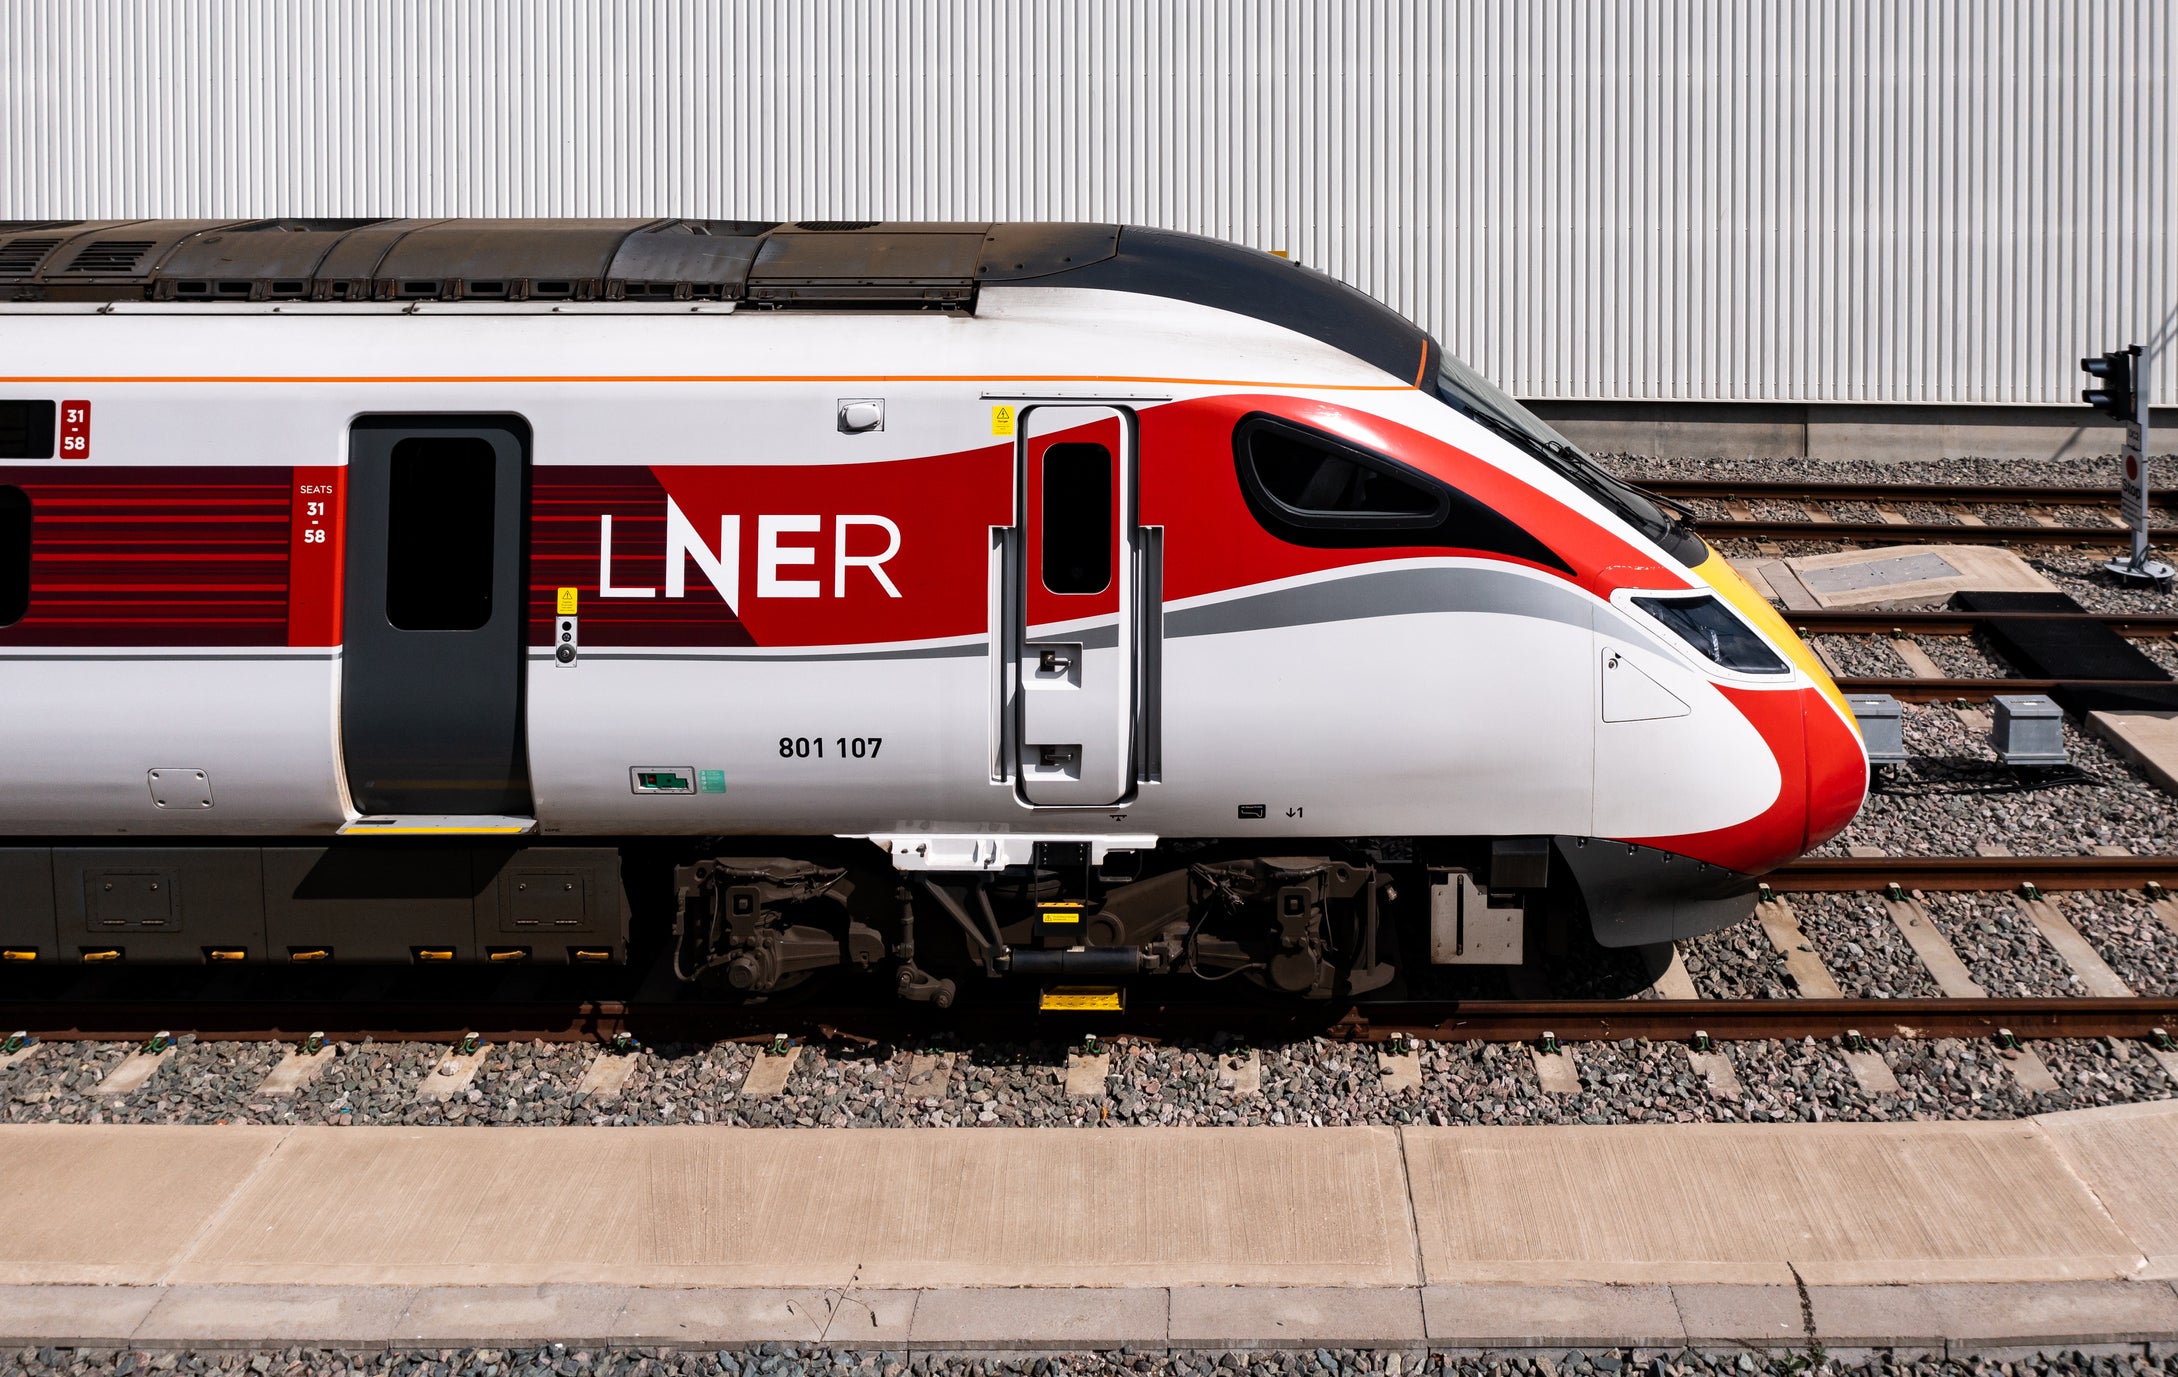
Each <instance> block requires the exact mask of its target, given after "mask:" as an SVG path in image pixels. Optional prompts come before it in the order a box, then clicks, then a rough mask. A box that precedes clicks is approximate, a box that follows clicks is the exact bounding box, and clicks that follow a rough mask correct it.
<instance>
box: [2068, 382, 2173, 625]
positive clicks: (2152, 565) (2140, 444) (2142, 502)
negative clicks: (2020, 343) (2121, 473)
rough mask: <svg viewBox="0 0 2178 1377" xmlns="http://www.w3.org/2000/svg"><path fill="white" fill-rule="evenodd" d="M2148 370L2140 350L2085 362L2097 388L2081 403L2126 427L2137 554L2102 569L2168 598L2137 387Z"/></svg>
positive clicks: (2129, 509)
mask: <svg viewBox="0 0 2178 1377" xmlns="http://www.w3.org/2000/svg"><path fill="white" fill-rule="evenodd" d="M2146 364H2147V356H2146V355H2143V354H2142V352H2141V348H2140V346H2139V345H2137V344H2135V345H2130V346H2128V347H2126V348H2124V349H2115V350H2112V351H2111V352H2109V353H2107V354H2104V355H2102V356H2101V357H2099V358H2086V359H2081V360H2080V367H2081V369H2082V370H2083V371H2085V372H2086V373H2087V375H2088V376H2089V377H2091V378H2093V379H2095V381H2096V384H2097V385H2096V386H2092V387H2088V388H2084V389H2082V391H2081V392H2080V400H2081V401H2083V402H2086V403H2087V404H2088V405H2089V406H2091V407H2093V408H2095V410H2097V411H2100V412H2102V413H2103V414H2105V415H2108V416H2114V417H2116V418H2117V419H2119V420H2121V421H2123V422H2125V505H2124V511H2125V519H2126V521H2127V522H2128V523H2130V524H2131V526H2132V528H2133V548H2132V552H2131V553H2130V554H2129V555H2125V556H2121V557H2120V558H2117V559H2113V560H2111V561H2110V562H2109V563H2108V564H2105V565H2103V566H2102V567H2103V569H2104V571H2105V572H2107V573H2108V574H2109V575H2110V576H2111V577H2113V578H2115V579H2116V580H2117V581H2118V582H2119V583H2122V584H2126V585H2129V586H2132V587H2151V588H2156V589H2160V590H2161V591H2163V592H2165V593H2168V592H2169V591H2170V590H2171V577H2172V570H2171V567H2170V566H2169V565H2168V564H2165V563H2164V562H2163V561H2161V560H2159V559H2156V558H2154V557H2153V556H2152V555H2150V553H2149V551H2148V389H2147V388H2145V387H2142V386H2139V385H2138V383H2139V381H2140V380H2142V379H2144V378H2145V376H2146V372H2147V367H2146Z"/></svg>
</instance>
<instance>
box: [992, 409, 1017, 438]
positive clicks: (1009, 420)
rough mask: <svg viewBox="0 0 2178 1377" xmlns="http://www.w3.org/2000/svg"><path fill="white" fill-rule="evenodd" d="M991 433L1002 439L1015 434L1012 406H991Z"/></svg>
mask: <svg viewBox="0 0 2178 1377" xmlns="http://www.w3.org/2000/svg"><path fill="white" fill-rule="evenodd" d="M991 434H993V435H995V436H998V437H1000V438H1002V439H1003V438H1006V437H1009V436H1011V435H1012V434H1013V408H1012V407H1010V406H994V407H992V408H991Z"/></svg>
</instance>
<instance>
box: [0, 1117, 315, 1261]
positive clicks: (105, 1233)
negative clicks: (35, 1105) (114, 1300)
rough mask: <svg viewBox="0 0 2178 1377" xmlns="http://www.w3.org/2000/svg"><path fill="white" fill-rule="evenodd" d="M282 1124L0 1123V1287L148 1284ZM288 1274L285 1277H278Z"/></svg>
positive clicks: (247, 1173) (257, 1162) (226, 1197)
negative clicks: (0, 1171) (1, 1170)
mask: <svg viewBox="0 0 2178 1377" xmlns="http://www.w3.org/2000/svg"><path fill="white" fill-rule="evenodd" d="M288 1132H289V1130H287V1129H282V1128H270V1127H257V1126H245V1125H239V1124H236V1125H228V1126H225V1127H221V1128H183V1127H168V1126H164V1125H127V1126H116V1127H111V1128H93V1127H90V1126H87V1125H82V1124H10V1125H6V1126H0V1162H6V1163H7V1170H6V1176H5V1181H6V1188H5V1189H4V1190H0V1283H6V1282H16V1283H39V1282H48V1283H50V1282H58V1283H90V1284H128V1283H137V1284H149V1283H152V1282H158V1281H162V1280H164V1279H166V1277H167V1275H168V1273H169V1272H170V1271H171V1270H172V1269H173V1267H174V1264H175V1263H176V1262H177V1261H178V1260H179V1259H180V1258H181V1256H182V1254H183V1252H184V1251H185V1250H186V1249H187V1248H188V1246H189V1244H190V1241H191V1240H192V1239H194V1238H195V1237H196V1236H197V1233H198V1231H199V1230H201V1229H202V1228H203V1227H204V1224H205V1221H206V1220H208V1219H212V1218H215V1217H217V1215H218V1214H219V1212H220V1210H221V1208H222V1206H224V1205H225V1204H226V1203H227V1202H229V1201H230V1200H231V1199H232V1198H233V1197H234V1195H235V1192H236V1190H237V1189H238V1188H239V1187H240V1186H241V1185H242V1183H243V1182H244V1181H246V1180H248V1179H249V1178H250V1177H251V1175H252V1174H253V1173H255V1172H257V1171H258V1169H259V1168H260V1167H261V1166H262V1165H263V1164H264V1162H265V1161H266V1160H267V1159H268V1158H269V1157H270V1156H271V1155H272V1153H273V1151H274V1149H275V1148H277V1147H278V1146H279V1145H280V1143H281V1141H282V1139H283V1138H284V1136H285V1135H286V1134H287V1133H288ZM275 1279H276V1280H280V1281H286V1280H289V1279H290V1278H287V1277H280V1278H275Z"/></svg>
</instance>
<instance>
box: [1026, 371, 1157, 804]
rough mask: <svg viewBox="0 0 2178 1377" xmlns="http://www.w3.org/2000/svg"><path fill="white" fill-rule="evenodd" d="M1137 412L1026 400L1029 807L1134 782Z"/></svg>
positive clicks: (1082, 800) (1128, 787) (1092, 800)
mask: <svg viewBox="0 0 2178 1377" xmlns="http://www.w3.org/2000/svg"><path fill="white" fill-rule="evenodd" d="M1136 435H1137V429H1136V424H1135V418H1134V416H1133V414H1132V413H1131V412H1128V411H1124V410H1120V409H1118V408H1114V407H1106V406H1029V407H1024V408H1023V409H1022V412H1021V416H1020V438H1019V440H1018V442H1017V444H1016V446H1015V454H1016V456H1017V462H1018V466H1019V467H1018V475H1017V480H1016V481H1017V483H1018V485H1019V489H1018V490H1019V492H1020V503H1019V508H1018V509H1019V510H1020V512H1021V514H1022V515H1021V528H1020V538H1019V539H1018V540H1016V541H1015V542H1014V543H1013V548H1014V549H1015V551H1017V552H1018V553H1017V556H1016V558H1015V560H1014V569H1013V573H1012V578H1011V583H1012V587H1011V590H1010V591H1011V593H1012V597H1011V599H1010V602H1011V604H1012V617H1011V619H1010V620H1011V627H1010V630H1011V632H1012V638H1013V645H1014V656H1013V659H1014V665H1015V671H1016V672H1015V675H1014V683H1015V686H1016V692H1015V694H1014V702H1015V722H1014V727H1015V731H1014V741H1015V743H1016V746H1015V750H1016V766H1017V770H1016V779H1017V780H1018V781H1019V790H1020V797H1021V799H1022V800H1023V801H1024V802H1027V803H1032V804H1038V805H1058V806H1069V805H1070V806H1075V807H1106V806H1109V805H1111V804H1115V803H1119V802H1122V801H1124V800H1125V799H1127V798H1128V797H1130V796H1131V795H1132V794H1133V792H1134V788H1135V762H1136V742H1135V723H1136V716H1137V696H1138V691H1139V683H1140V670H1141V665H1140V662H1139V656H1140V649H1141V639H1142V638H1141V636H1140V628H1139V620H1140V610H1141V609H1140V599H1141V586H1140V584H1141V578H1140V571H1139V569H1138V568H1137V558H1136V555H1137V548H1138V544H1139V540H1138V531H1137V528H1136V525H1135V466H1136V454H1135V451H1136Z"/></svg>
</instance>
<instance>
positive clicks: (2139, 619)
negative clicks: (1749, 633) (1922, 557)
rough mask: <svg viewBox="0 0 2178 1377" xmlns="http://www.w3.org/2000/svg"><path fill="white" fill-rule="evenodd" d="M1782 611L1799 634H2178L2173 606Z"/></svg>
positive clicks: (2142, 635)
mask: <svg viewBox="0 0 2178 1377" xmlns="http://www.w3.org/2000/svg"><path fill="white" fill-rule="evenodd" d="M1779 615H1781V616H1783V617H1784V619H1785V620H1786V621H1788V622H1790V623H1792V627H1793V629H1794V630H1795V631H1798V632H1799V633H1800V634H1801V635H1803V636H1807V635H1829V636H1884V635H1890V634H1892V633H1896V634H1898V635H1901V636H1969V635H1972V634H1973V633H1974V632H1976V631H1982V630H1986V629H1987V628H1989V627H1992V626H1998V625H2001V624H2003V623H2006V622H2021V621H2028V622H2082V623H2085V622H2093V623H2096V624H2098V625H2101V626H2107V627H2109V628H2110V629H2111V630H2112V631H2115V632H2117V633H2118V634H2119V635H2120V636H2141V637H2155V636H2172V635H2178V614H2174V613H2169V612H1968V611H1963V610H1960V609H1957V608H1950V607H1941V608H1935V609H1932V610H1930V611H1925V612H1923V611H1911V612H1833V611H1827V610H1825V611H1805V612H1793V611H1785V612H1782V613H1780V614H1779Z"/></svg>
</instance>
